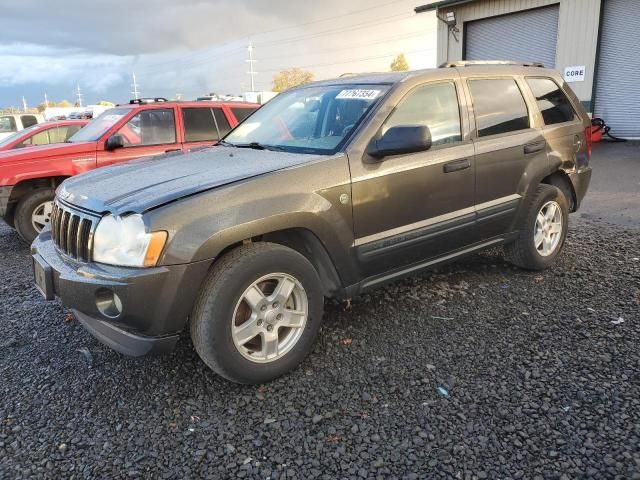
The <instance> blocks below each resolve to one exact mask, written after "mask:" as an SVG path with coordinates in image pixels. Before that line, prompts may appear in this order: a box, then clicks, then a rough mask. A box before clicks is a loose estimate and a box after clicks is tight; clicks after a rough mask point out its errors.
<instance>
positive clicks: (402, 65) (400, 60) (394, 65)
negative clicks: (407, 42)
mask: <svg viewBox="0 0 640 480" xmlns="http://www.w3.org/2000/svg"><path fill="white" fill-rule="evenodd" d="M390 66H391V71H392V72H405V71H407V70H409V62H407V59H406V58H405V57H404V53H401V54H400V55H398V56H397V57H396V58H394V59H393V62H391V65H390Z"/></svg>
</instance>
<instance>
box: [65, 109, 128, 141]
mask: <svg viewBox="0 0 640 480" xmlns="http://www.w3.org/2000/svg"><path fill="white" fill-rule="evenodd" d="M130 111H131V109H130V108H110V109H109V110H105V111H104V113H102V115H100V116H98V117H96V118H94V119H93V120H91V121H90V122H89V123H88V124H87V125H86V127H84V128H83V129H82V130H80V131H79V132H78V133H76V134H75V135H74V136H73V137H71V138H70V139H69V140H67V142H70V143H80V142H95V141H97V140H100V137H102V135H104V134H105V133H106V132H107V131H108V130H109V129H110V128H111V127H113V126H114V125H115V124H116V123H118V122H119V121H120V120H121V119H122V117H124V116H125V115H126V114H128V113H129V112H130Z"/></svg>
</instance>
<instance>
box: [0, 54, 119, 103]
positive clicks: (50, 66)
mask: <svg viewBox="0 0 640 480" xmlns="http://www.w3.org/2000/svg"><path fill="white" fill-rule="evenodd" d="M48 50H49V49H48V48H47V47H45V48H44V49H43V48H40V47H39V46H36V45H30V44H26V45H25V44H14V45H13V46H12V49H8V48H6V47H5V48H0V65H2V66H3V68H2V69H0V86H3V87H11V86H16V85H24V84H42V85H57V84H72V83H83V84H86V85H87V86H88V87H90V89H91V90H93V91H95V92H97V93H100V92H104V91H105V90H106V89H108V88H110V87H111V86H113V85H114V84H115V83H118V82H120V81H122V76H121V75H120V74H119V73H116V72H117V70H118V69H120V68H122V66H123V65H126V64H128V63H129V62H130V61H131V59H128V58H126V57H118V56H114V55H89V54H65V52H64V51H62V52H55V51H54V50H52V51H51V52H49V51H48ZM9 51H12V52H14V53H8V52H9ZM27 52H28V53H27ZM38 52H40V54H38Z"/></svg>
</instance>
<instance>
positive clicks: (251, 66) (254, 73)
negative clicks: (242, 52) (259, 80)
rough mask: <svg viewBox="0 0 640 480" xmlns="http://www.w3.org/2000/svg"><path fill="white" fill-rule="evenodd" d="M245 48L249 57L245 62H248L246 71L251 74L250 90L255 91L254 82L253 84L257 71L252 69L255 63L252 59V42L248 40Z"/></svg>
mask: <svg viewBox="0 0 640 480" xmlns="http://www.w3.org/2000/svg"><path fill="white" fill-rule="evenodd" d="M247 50H249V59H248V60H247V62H249V71H248V72H247V73H248V74H249V75H250V76H251V91H252V92H255V91H256V84H255V80H254V77H255V75H256V73H257V72H256V71H255V70H254V69H253V64H254V63H255V60H254V59H253V42H251V41H249V46H248V47H247Z"/></svg>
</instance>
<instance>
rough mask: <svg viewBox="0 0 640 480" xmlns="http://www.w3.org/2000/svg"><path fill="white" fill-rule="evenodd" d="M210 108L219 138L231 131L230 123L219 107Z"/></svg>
mask: <svg viewBox="0 0 640 480" xmlns="http://www.w3.org/2000/svg"><path fill="white" fill-rule="evenodd" d="M212 110H213V115H214V117H215V119H216V123H217V124H218V130H219V131H220V138H222V137H224V136H225V135H226V134H227V133H229V132H230V131H231V125H230V124H229V120H227V117H226V115H225V114H224V112H223V111H222V109H221V108H218V107H215V108H213V109H212Z"/></svg>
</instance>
